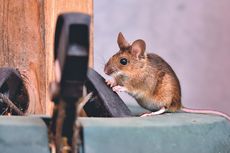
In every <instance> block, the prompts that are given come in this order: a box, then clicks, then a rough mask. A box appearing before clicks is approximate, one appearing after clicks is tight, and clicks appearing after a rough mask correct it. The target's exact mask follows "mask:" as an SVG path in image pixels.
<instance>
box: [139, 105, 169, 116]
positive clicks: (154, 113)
mask: <svg viewBox="0 0 230 153" xmlns="http://www.w3.org/2000/svg"><path fill="white" fill-rule="evenodd" d="M166 111H167V109H166V108H165V107H161V109H160V110H158V111H156V112H151V113H145V114H143V115H141V116H140V117H146V116H154V115H160V114H163V113H165V112H166Z"/></svg>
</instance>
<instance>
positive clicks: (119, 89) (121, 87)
mask: <svg viewBox="0 0 230 153" xmlns="http://www.w3.org/2000/svg"><path fill="white" fill-rule="evenodd" d="M112 89H113V91H115V92H117V93H118V92H127V88H125V87H123V86H119V85H118V86H114V87H113V88H112Z"/></svg>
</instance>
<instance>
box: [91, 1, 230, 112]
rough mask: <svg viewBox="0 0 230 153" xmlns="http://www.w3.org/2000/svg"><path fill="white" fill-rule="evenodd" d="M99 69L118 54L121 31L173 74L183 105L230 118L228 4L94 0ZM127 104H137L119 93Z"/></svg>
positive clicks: (96, 57) (96, 66) (96, 56)
mask: <svg viewBox="0 0 230 153" xmlns="http://www.w3.org/2000/svg"><path fill="white" fill-rule="evenodd" d="M94 15H95V16H94V17H95V20H94V22H95V48H94V50H95V69H96V70H97V71H98V72H99V73H100V74H102V75H103V76H104V77H107V76H105V75H104V73H103V67H104V66H103V65H104V63H105V62H106V61H107V60H108V59H109V57H110V56H112V55H113V54H114V53H115V52H117V51H118V46H117V43H116V40H117V34H118V32H120V31H121V32H123V34H124V36H125V37H126V39H127V40H128V41H130V42H132V41H134V40H135V39H139V38H141V39H144V40H145V41H146V44H147V51H148V52H154V53H157V54H159V55H160V56H161V57H163V58H164V59H165V60H166V61H167V62H168V63H169V64H170V65H171V66H172V68H173V69H174V70H175V72H176V74H177V75H178V77H179V80H180V82H181V87H182V103H184V105H185V106H187V107H191V108H206V109H215V110H219V111H223V112H226V113H228V114H229V115H230V81H229V78H230V68H229V66H230V60H229V58H230V1H229V0H218V1H217V0H187V1H184V0H145V1H139V0H125V1H122V0H113V1H108V0H95V1H94ZM121 97H122V98H123V100H124V101H126V102H128V103H130V104H132V105H135V104H136V103H135V101H134V100H133V99H132V98H131V97H129V96H127V95H126V94H121Z"/></svg>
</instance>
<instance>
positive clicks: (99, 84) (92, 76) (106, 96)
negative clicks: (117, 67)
mask: <svg viewBox="0 0 230 153" xmlns="http://www.w3.org/2000/svg"><path fill="white" fill-rule="evenodd" d="M86 86H87V89H88V90H89V91H93V93H94V97H93V98H92V99H91V100H90V101H89V102H88V103H87V104H86V105H85V106H84V110H85V112H86V113H87V115H88V116H92V117H127V116H131V112H130V110H129V109H128V107H127V106H126V104H125V103H124V102H123V101H122V100H121V98H120V97H119V96H118V95H117V94H116V93H115V92H114V91H112V90H111V88H110V87H108V86H107V85H106V83H105V79H104V78H103V77H101V76H100V74H98V73H97V72H96V71H95V70H93V69H90V68H89V69H88V74H87V82H86Z"/></svg>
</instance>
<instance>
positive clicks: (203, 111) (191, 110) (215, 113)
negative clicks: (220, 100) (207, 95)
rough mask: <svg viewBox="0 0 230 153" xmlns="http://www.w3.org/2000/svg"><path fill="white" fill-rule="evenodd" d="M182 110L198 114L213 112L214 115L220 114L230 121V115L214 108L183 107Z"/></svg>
mask: <svg viewBox="0 0 230 153" xmlns="http://www.w3.org/2000/svg"><path fill="white" fill-rule="evenodd" d="M181 110H182V111H184V112H187V113H198V114H213V115H219V116H223V117H225V118H226V119H228V120H229V121H230V116H228V115H227V114H225V113H222V112H218V111H214V110H205V109H200V110H199V109H190V108H185V107H183V108H181Z"/></svg>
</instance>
